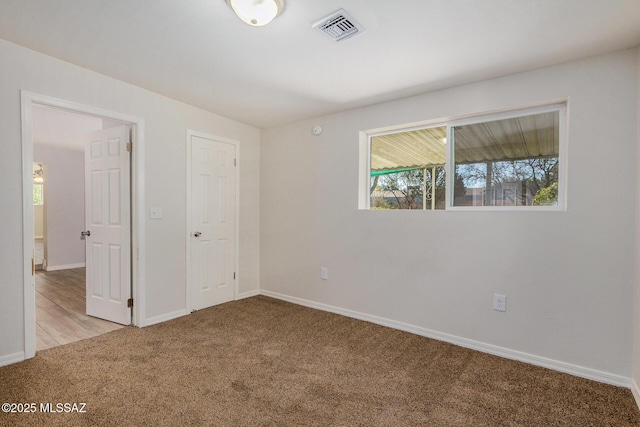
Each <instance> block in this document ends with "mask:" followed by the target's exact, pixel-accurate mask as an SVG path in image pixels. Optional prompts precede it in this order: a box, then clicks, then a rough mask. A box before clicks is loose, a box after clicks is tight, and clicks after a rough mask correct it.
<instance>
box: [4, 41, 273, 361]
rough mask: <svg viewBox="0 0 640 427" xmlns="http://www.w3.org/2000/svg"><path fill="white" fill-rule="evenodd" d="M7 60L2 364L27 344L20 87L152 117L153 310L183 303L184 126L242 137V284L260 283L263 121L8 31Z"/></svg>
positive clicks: (243, 287)
mask: <svg viewBox="0 0 640 427" xmlns="http://www.w3.org/2000/svg"><path fill="white" fill-rule="evenodd" d="M0 69H1V70H2V78H1V79H0V117H2V120H0V141H2V142H1V144H2V149H3V153H2V156H0V207H1V211H2V216H3V221H2V222H0V242H2V244H0V270H1V271H2V275H0V364H2V363H8V362H9V361H13V360H16V359H19V358H20V355H21V352H23V351H24V312H23V307H24V295H23V266H24V265H25V260H24V259H23V255H22V252H23V251H22V226H23V224H22V215H23V213H22V187H21V184H20V183H21V180H22V170H21V169H22V154H21V150H22V145H21V131H20V90H26V91H29V92H33V93H36V94H41V95H47V96H50V97H54V98H58V99H62V100H66V101H71V102H75V103H79V104H83V105H88V106H92V107H97V108H101V109H104V110H109V111H115V112H119V113H121V114H127V115H131V116H135V117H141V118H143V119H144V120H145V153H144V158H145V164H144V177H143V178H144V187H143V188H144V192H145V203H146V206H144V207H143V208H144V210H145V212H148V208H149V206H158V207H162V209H163V215H164V217H163V219H162V220H155V221H146V225H145V233H146V241H145V242H144V244H145V246H146V254H145V255H146V265H145V266H144V268H145V270H146V283H145V285H146V292H147V293H146V319H154V318H155V319H158V318H162V317H163V316H170V315H171V314H172V313H180V312H181V311H183V310H185V307H186V301H185V293H186V291H185V276H186V256H185V251H186V250H185V248H186V229H185V227H186V209H185V199H186V132H187V129H193V130H196V131H200V132H206V133H210V134H213V135H217V136H220V137H223V138H229V139H234V140H237V141H239V142H240V153H239V154H240V155H239V158H240V163H239V167H240V179H239V191H240V205H239V209H240V222H239V226H240V229H239V232H240V241H239V248H240V249H239V251H240V274H239V283H240V292H242V293H247V292H252V291H257V290H258V289H259V258H258V251H259V234H258V228H259V217H258V215H257V212H258V209H259V206H258V201H259V183H258V180H259V173H260V172H259V171H260V164H259V162H260V145H259V142H260V131H259V130H258V129H256V128H253V127H250V126H247V125H244V124H241V123H238V122H235V121H232V120H229V119H226V118H224V117H221V116H218V115H216V114H212V113H209V112H206V111H204V110H201V109H197V108H194V107H191V106H188V105H186V104H183V103H180V102H177V101H174V100H172V99H169V98H166V97H163V96H160V95H157V94H154V93H152V92H149V91H146V90H143V89H140V88H137V87H135V86H132V85H129V84H126V83H123V82H121V81H118V80H115V79H111V78H108V77H105V76H103V75H101V74H97V73H93V72H90V71H88V70H85V69H82V68H79V67H76V66H73V65H71V64H68V63H65V62H62V61H59V60H56V59H53V58H51V57H48V56H45V55H42V54H39V53H36V52H34V51H31V50H28V49H24V48H22V47H19V46H17V45H14V44H11V43H8V42H6V41H2V40H0ZM221 84H222V83H221ZM203 90H205V89H204V88H203ZM209 90H210V89H209Z"/></svg>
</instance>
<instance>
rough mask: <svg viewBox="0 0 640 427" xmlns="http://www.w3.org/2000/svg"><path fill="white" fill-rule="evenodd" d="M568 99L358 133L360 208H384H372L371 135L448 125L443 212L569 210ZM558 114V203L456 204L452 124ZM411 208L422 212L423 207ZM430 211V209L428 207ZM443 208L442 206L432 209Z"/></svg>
mask: <svg viewBox="0 0 640 427" xmlns="http://www.w3.org/2000/svg"><path fill="white" fill-rule="evenodd" d="M568 104H569V102H568V100H567V99H564V100H559V101H553V102H549V103H544V104H540V105H535V106H530V107H520V108H512V109H505V110H501V111H497V112H496V111H494V112H487V113H481V114H474V115H469V116H461V117H454V118H451V119H446V120H432V121H425V122H421V123H418V124H415V123H414V124H408V125H400V126H392V127H387V128H382V129H372V130H368V131H362V132H360V135H359V149H360V165H359V166H360V167H359V169H360V179H359V186H358V188H359V197H358V208H359V209H361V210H371V211H377V212H382V211H385V210H378V209H371V195H370V191H369V190H370V177H371V138H373V137H375V136H380V135H388V134H394V133H400V132H410V131H413V130H421V129H428V128H432V127H441V126H446V128H447V130H446V132H447V133H446V135H447V148H446V150H447V151H446V163H445V173H446V189H445V209H444V211H448V210H451V211H479V210H481V211H487V210H489V211H536V212H540V211H552V212H553V211H555V212H557V211H566V210H567V166H568V159H567V154H568V150H567V110H568V108H569V107H568ZM555 111H557V112H558V113H559V128H558V132H559V135H558V138H559V141H558V142H559V147H558V203H557V204H556V205H555V206H453V191H454V185H455V173H454V172H455V165H453V164H452V160H453V159H454V151H455V141H454V140H453V138H452V136H453V133H452V131H453V127H454V126H464V125H470V124H476V123H482V122H490V121H496V120H505V119H512V118H516V117H522V116H530V115H535V114H541V113H548V112H555ZM412 211H422V210H420V209H416V210H412ZM427 211H430V210H429V209H427ZM437 211H443V210H442V209H439V210H435V211H433V212H437Z"/></svg>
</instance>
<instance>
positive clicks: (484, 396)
mask: <svg viewBox="0 0 640 427" xmlns="http://www.w3.org/2000/svg"><path fill="white" fill-rule="evenodd" d="M0 395H1V398H0V400H1V401H2V402H3V403H4V402H16V403H32V402H33V403H36V405H37V407H38V412H37V413H29V414H24V413H23V414H6V413H0V424H1V425H12V426H15V425H25V426H27V425H28V426H36V425H65V426H70V425H87V426H89V425H91V426H106V425H113V426H124V425H127V426H135V425H149V426H184V425H212V426H637V425H640V411H639V410H638V408H637V406H636V405H635V403H634V400H633V397H632V395H631V392H630V391H629V390H627V389H624V388H618V387H613V386H608V385H604V384H600V383H597V382H593V381H588V380H585V379H580V378H576V377H573V376H570V375H565V374H561V373H558V372H554V371H550V370H547V369H543V368H539V367H535V366H531V365H527V364H523V363H519V362H514V361H510V360H505V359H501V358H498V357H494V356H490V355H486V354H483V353H479V352H475V351H472V350H467V349H464V348H460V347H456V346H454V345H450V344H446V343H443V342H439V341H435V340H430V339H427V338H424V337H419V336H416V335H412V334H408V333H405V332H400V331H396V330H393V329H388V328H384V327H381V326H377V325H373V324H370V323H366V322H361V321H357V320H353V319H349V318H345V317H342V316H338V315H334V314H329V313H324V312H320V311H316V310H312V309H308V308H304V307H299V306H296V305H292V304H288V303H285V302H281V301H277V300H274V299H270V298H266V297H255V298H250V299H246V300H242V301H237V302H232V303H228V304H224V305H221V306H217V307H213V308H210V309H207V310H202V311H199V312H197V313H194V314H192V315H190V316H185V317H182V318H179V319H176V320H172V321H170V322H165V323H163V324H159V325H155V326H151V327H148V328H143V329H138V328H133V327H130V328H124V329H121V330H118V331H115V332H111V333H108V334H106V335H102V336H100V337H97V338H92V339H88V340H84V341H80V342H76V343H73V344H68V345H65V346H61V347H57V348H53V349H49V350H44V351H41V352H39V353H38V354H37V356H36V357H35V358H34V359H31V360H28V361H25V362H22V363H18V364H15V365H11V366H5V367H3V368H0ZM40 403H52V404H53V407H54V408H55V407H56V403H86V407H85V411H86V412H85V413H80V414H78V413H41V412H39V409H40ZM62 408H64V407H62Z"/></svg>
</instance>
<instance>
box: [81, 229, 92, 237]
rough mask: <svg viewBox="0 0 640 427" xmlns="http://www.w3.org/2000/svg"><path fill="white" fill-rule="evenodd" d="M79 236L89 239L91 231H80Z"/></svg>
mask: <svg viewBox="0 0 640 427" xmlns="http://www.w3.org/2000/svg"><path fill="white" fill-rule="evenodd" d="M80 236H81V237H89V236H91V231H89V230H87V231H81V232H80Z"/></svg>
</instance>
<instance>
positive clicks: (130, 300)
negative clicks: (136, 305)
mask: <svg viewBox="0 0 640 427" xmlns="http://www.w3.org/2000/svg"><path fill="white" fill-rule="evenodd" d="M131 307H133V298H129V299H128V300H127V308H131Z"/></svg>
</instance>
